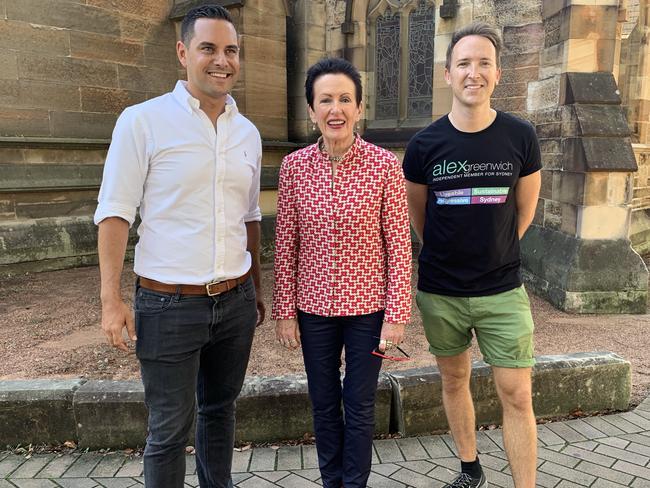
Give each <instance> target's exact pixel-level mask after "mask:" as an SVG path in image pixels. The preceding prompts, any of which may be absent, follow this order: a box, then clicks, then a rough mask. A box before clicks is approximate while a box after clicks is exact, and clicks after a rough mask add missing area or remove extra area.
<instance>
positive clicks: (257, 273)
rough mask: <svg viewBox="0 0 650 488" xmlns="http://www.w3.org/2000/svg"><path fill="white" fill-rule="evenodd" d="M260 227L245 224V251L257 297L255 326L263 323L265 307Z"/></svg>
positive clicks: (256, 224) (253, 223) (254, 224)
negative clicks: (246, 242) (249, 257)
mask: <svg viewBox="0 0 650 488" xmlns="http://www.w3.org/2000/svg"><path fill="white" fill-rule="evenodd" d="M261 229H262V227H261V225H260V223H259V222H258V221H252V222H246V237H247V238H248V244H247V245H246V250H247V251H248V252H249V253H251V260H252V264H251V274H252V275H253V284H254V285H255V294H256V295H257V325H260V324H261V323H262V322H264V316H265V315H266V307H265V306H264V300H263V299H262V280H261V266H260V247H261V240H262V238H261V236H262V230H261Z"/></svg>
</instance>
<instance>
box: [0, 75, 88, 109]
mask: <svg viewBox="0 0 650 488" xmlns="http://www.w3.org/2000/svg"><path fill="white" fill-rule="evenodd" d="M0 100H2V104H3V105H4V106H5V107H15V108H41V109H47V110H79V109H80V108H81V103H80V97H79V88H78V87H76V86H70V85H64V84H60V83H47V82H41V81H29V80H20V81H18V80H0Z"/></svg>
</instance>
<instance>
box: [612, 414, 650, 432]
mask: <svg viewBox="0 0 650 488" xmlns="http://www.w3.org/2000/svg"><path fill="white" fill-rule="evenodd" d="M618 416H619V417H621V418H622V419H625V420H627V421H628V422H630V423H632V424H634V425H636V426H637V427H640V428H641V430H646V431H647V430H650V420H648V419H646V418H644V417H642V416H641V415H638V414H636V413H634V412H623V413H619V414H618Z"/></svg>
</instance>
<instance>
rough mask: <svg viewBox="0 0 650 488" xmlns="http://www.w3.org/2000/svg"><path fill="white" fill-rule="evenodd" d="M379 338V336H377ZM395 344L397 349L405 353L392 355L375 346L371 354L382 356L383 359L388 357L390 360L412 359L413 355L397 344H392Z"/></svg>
mask: <svg viewBox="0 0 650 488" xmlns="http://www.w3.org/2000/svg"><path fill="white" fill-rule="evenodd" d="M377 339H379V337H377ZM392 345H393V346H395V349H397V350H398V351H399V352H401V353H402V354H403V356H390V355H388V354H387V353H386V351H384V352H381V351H380V350H379V349H378V348H376V347H375V348H374V349H373V350H372V352H371V353H370V354H372V355H373V356H377V357H380V358H382V359H388V360H389V361H410V360H411V356H409V355H408V354H407V353H406V351H405V350H404V349H402V348H401V347H399V346H398V345H397V344H392Z"/></svg>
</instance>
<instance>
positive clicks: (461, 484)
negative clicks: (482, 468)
mask: <svg viewBox="0 0 650 488" xmlns="http://www.w3.org/2000/svg"><path fill="white" fill-rule="evenodd" d="M487 486H488V482H487V480H486V479H485V474H484V473H483V472H481V477H480V478H472V477H471V476H470V475H468V474H467V473H460V474H459V475H458V478H456V479H455V480H454V481H452V482H451V483H450V484H448V485H445V486H444V488H487Z"/></svg>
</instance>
